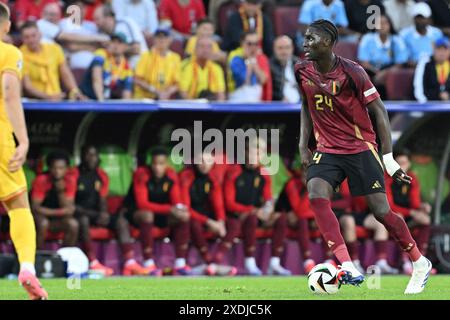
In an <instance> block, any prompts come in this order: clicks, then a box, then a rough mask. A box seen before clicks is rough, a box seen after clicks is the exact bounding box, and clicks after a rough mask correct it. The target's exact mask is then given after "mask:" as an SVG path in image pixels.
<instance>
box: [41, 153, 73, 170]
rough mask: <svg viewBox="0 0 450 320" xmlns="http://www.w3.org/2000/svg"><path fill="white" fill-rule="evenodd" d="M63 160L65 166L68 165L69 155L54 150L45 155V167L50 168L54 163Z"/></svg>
mask: <svg viewBox="0 0 450 320" xmlns="http://www.w3.org/2000/svg"><path fill="white" fill-rule="evenodd" d="M58 160H63V161H64V162H65V163H66V165H69V164H70V159H69V155H68V154H67V152H65V151H64V150H54V151H52V152H50V153H49V154H48V155H47V158H46V163H47V167H49V168H50V167H51V166H52V165H53V163H54V162H55V161H58Z"/></svg>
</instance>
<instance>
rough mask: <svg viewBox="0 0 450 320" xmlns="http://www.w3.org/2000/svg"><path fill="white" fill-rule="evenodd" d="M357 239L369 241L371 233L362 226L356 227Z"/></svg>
mask: <svg viewBox="0 0 450 320" xmlns="http://www.w3.org/2000/svg"><path fill="white" fill-rule="evenodd" d="M356 237H357V238H358V239H367V238H369V237H370V231H369V230H367V229H366V228H364V227H362V226H356Z"/></svg>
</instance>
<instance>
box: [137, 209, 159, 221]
mask: <svg viewBox="0 0 450 320" xmlns="http://www.w3.org/2000/svg"><path fill="white" fill-rule="evenodd" d="M136 215H137V216H138V217H139V218H138V219H139V222H140V223H146V224H150V223H153V222H154V221H155V217H154V214H153V212H151V211H142V210H140V211H138V212H136Z"/></svg>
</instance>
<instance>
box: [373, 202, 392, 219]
mask: <svg viewBox="0 0 450 320" xmlns="http://www.w3.org/2000/svg"><path fill="white" fill-rule="evenodd" d="M371 211H372V213H373V216H374V217H375V219H377V220H378V221H383V220H384V216H385V215H387V214H388V212H389V206H384V205H376V206H374V207H373V208H372V209H371Z"/></svg>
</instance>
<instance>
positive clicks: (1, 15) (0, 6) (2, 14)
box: [0, 2, 10, 22]
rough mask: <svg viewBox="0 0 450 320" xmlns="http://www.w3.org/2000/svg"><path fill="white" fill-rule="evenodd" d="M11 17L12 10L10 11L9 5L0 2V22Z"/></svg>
mask: <svg viewBox="0 0 450 320" xmlns="http://www.w3.org/2000/svg"><path fill="white" fill-rule="evenodd" d="M9 18H10V12H9V8H8V6H7V5H6V4H4V3H2V2H0V22H3V21H5V20H9Z"/></svg>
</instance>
